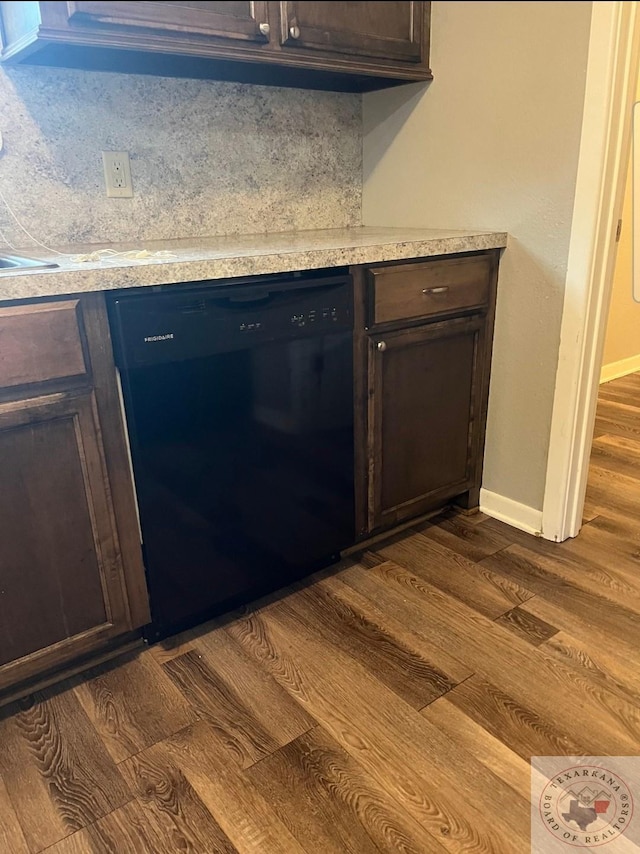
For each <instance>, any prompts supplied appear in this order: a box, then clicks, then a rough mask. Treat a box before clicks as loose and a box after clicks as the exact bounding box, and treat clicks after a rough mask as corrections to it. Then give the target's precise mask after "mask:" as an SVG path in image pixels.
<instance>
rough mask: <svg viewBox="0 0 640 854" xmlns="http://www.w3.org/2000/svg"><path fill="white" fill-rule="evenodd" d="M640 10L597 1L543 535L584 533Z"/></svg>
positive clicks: (633, 5)
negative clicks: (582, 530) (588, 480)
mask: <svg viewBox="0 0 640 854" xmlns="http://www.w3.org/2000/svg"><path fill="white" fill-rule="evenodd" d="M639 9H640V4H639V3H637V2H604V1H603V0H596V2H594V3H593V10H592V19H591V33H590V37H589V51H588V60H587V79H586V87H585V101H584V115H583V123H582V134H581V141H580V151H579V157H578V172H577V179H576V192H575V198H574V209H573V217H572V228H571V236H570V241H569V257H568V263H567V275H566V281H565V293H564V306H563V313H562V325H561V333H560V348H559V354H558V369H557V374H556V386H555V394H554V402H553V411H552V420H551V431H550V443H549V455H548V460H547V474H546V483H545V493H544V499H543V507H542V535H543V537H545V539H548V540H557V541H561V540H565V539H567V538H568V537H575V536H576V534H577V533H578V532H579V530H580V526H581V522H582V512H583V508H584V498H585V492H586V485H587V476H588V469H589V457H590V452H591V441H592V436H593V426H594V422H595V410H596V404H597V397H598V383H599V379H600V366H601V361H602V351H603V347H604V337H605V332H606V323H607V315H608V310H609V302H610V298H611V284H612V276H613V267H614V263H615V254H616V253H615V248H616V244H615V233H616V227H617V222H618V218H619V216H620V212H621V210H622V202H623V196H624V184H625V178H626V168H625V167H626V163H627V156H628V151H629V144H630V133H631V109H632V103H633V97H634V93H635V87H636V78H637V72H638V55H639V46H640V14H639Z"/></svg>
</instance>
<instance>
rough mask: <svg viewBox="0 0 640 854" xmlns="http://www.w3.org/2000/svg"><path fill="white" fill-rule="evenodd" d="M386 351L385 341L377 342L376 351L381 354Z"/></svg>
mask: <svg viewBox="0 0 640 854" xmlns="http://www.w3.org/2000/svg"><path fill="white" fill-rule="evenodd" d="M386 349H387V342H386V341H378V350H380V352H381V353H384V351H385V350H386Z"/></svg>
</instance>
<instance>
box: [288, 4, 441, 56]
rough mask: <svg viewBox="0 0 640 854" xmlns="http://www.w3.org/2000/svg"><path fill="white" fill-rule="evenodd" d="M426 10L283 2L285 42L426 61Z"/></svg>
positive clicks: (421, 6)
mask: <svg viewBox="0 0 640 854" xmlns="http://www.w3.org/2000/svg"><path fill="white" fill-rule="evenodd" d="M424 6H425V4H424V3H415V2H379V3H366V2H346V3H332V2H319V3H286V2H282V3H280V22H281V38H282V44H283V45H287V46H291V47H300V48H312V49H314V50H325V51H339V52H347V53H355V54H359V55H360V56H371V57H385V58H388V59H396V60H401V61H404V62H420V61H421V60H423V59H426V57H423V56H422V50H423V39H422V27H423V23H424V20H425V19H424V17H423V16H424V14H425V10H424ZM425 43H428V42H427V41H426V40H425Z"/></svg>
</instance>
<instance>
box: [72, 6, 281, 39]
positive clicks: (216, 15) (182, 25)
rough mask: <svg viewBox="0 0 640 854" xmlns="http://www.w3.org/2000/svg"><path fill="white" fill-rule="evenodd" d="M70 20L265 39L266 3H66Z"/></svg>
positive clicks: (217, 35) (74, 23) (107, 25)
mask: <svg viewBox="0 0 640 854" xmlns="http://www.w3.org/2000/svg"><path fill="white" fill-rule="evenodd" d="M63 5H66V6H67V15H68V20H69V22H70V24H71V25H74V26H75V25H77V26H80V27H83V26H91V25H101V26H104V27H142V28H144V29H147V30H157V31H160V32H174V33H180V32H182V33H193V34H198V33H200V34H202V35H204V36H213V37H215V38H222V39H232V40H237V41H249V42H264V41H266V40H267V37H266V36H265V35H264V34H263V33H262V32H261V30H260V26H261V25H262V26H263V28H264V24H265V22H266V20H267V4H266V3H237V2H230V3H226V2H219V3H198V2H195V3H184V2H180V0H177V2H171V3H146V2H143V3H109V2H107V3H66V4H63Z"/></svg>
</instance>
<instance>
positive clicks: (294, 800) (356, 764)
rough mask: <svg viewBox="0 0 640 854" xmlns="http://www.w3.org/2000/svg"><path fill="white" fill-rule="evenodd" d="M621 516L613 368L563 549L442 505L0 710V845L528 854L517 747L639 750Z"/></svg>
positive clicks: (524, 756)
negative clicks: (580, 518)
mask: <svg viewBox="0 0 640 854" xmlns="http://www.w3.org/2000/svg"><path fill="white" fill-rule="evenodd" d="M639 513H640V374H636V375H632V376H629V377H624V378H623V379H620V380H615V381H613V382H611V383H608V384H607V385H606V386H603V387H602V388H601V395H600V405H599V408H598V417H597V424H596V438H595V441H594V445H593V454H592V460H591V478H590V483H589V490H588V494H587V505H586V508H585V518H586V519H588V520H589V521H588V523H587V524H586V525H585V527H584V529H583V531H582V532H581V533H580V536H579V537H577V538H576V539H575V540H571V541H568V542H566V543H562V544H555V543H549V542H546V541H543V540H540V539H536V538H534V537H531V536H529V535H527V534H524V533H522V532H519V531H516V530H514V529H511V528H509V527H507V526H506V525H503V524H501V523H500V522H497V521H495V520H492V519H489V518H488V517H485V516H482V515H481V514H478V515H476V516H473V517H465V516H461V515H455V514H454V513H453V512H446V513H443V514H442V515H441V516H439V517H437V518H434V519H432V520H430V521H429V522H426V523H422V524H419V525H416V526H415V527H414V528H412V529H409V530H407V531H405V532H403V533H402V534H401V535H398V536H394V537H391V538H388V539H387V540H384V541H381V542H378V543H376V544H375V545H374V546H372V547H371V548H369V549H368V550H366V551H365V552H363V553H362V554H360V555H358V556H357V557H355V558H352V559H349V560H345V561H343V563H342V564H340V565H339V566H337V567H332V568H330V569H329V570H326V571H324V572H322V573H318V574H317V575H315V576H314V577H313V578H312V579H310V580H309V581H308V582H306V583H304V584H300V585H297V586H295V587H293V588H290V589H289V590H288V591H286V592H285V594H283V595H281V596H278V597H272V598H271V599H269V600H263V601H262V602H260V603H258V604H257V605H256V607H254V608H251V609H244V610H243V611H242V612H239V613H236V614H234V615H232V616H231V617H228V618H226V619H221V620H218V621H216V622H212V623H209V624H207V625H206V626H203V627H201V628H200V629H198V630H194V631H191V632H187V633H185V634H183V635H181V636H179V637H177V638H174V639H171V641H169V642H165V643H164V644H162V645H156V646H154V647H152V648H150V649H148V650H145V651H144V652H143V653H142V654H140V655H138V656H137V657H135V658H129V659H127V660H123V661H120V662H118V663H116V664H110V665H104V666H101V667H98V668H96V669H94V670H93V671H92V672H90V673H88V674H85V675H84V676H83V677H76V678H74V679H73V680H69V681H68V682H66V683H63V684H61V685H59V686H57V687H56V688H52V689H49V690H47V691H44V692H41V693H39V694H37V695H34V696H32V697H30V698H28V699H26V700H24V701H21V702H20V703H16V704H14V705H13V706H10V707H8V708H7V709H5V710H3V712H2V713H0V852H3V854H4V852H7V854H36V852H42V851H46V852H48V854H110V852H114V854H115V852H118V854H147V852H150V853H152V854H164V853H165V852H178V851H179V852H192V854H216V852H226V854H232V852H237V854H333V852H335V854H343V852H353V854H373V852H389V854H391V852H406V854H409V853H410V852H413V854H425V852H426V854H429V852H434V854H441V852H446V851H448V852H453V853H454V854H455V852H467V851H469V852H476V854H482V852H486V854H494V852H495V854H502V852H504V854H519V852H526V851H528V850H529V785H530V781H529V760H530V757H531V756H532V755H541V754H560V755H565V754H566V755H583V754H585V755H588V754H595V755H603V754H604V755H607V754H610V755H638V754H640V572H639V570H640V521H639ZM568 699H570V700H571V702H568ZM577 709H579V710H580V711H579V714H578V713H577V712H576V710H577ZM505 803H508V804H509V809H508V810H505V809H504V804H505Z"/></svg>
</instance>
